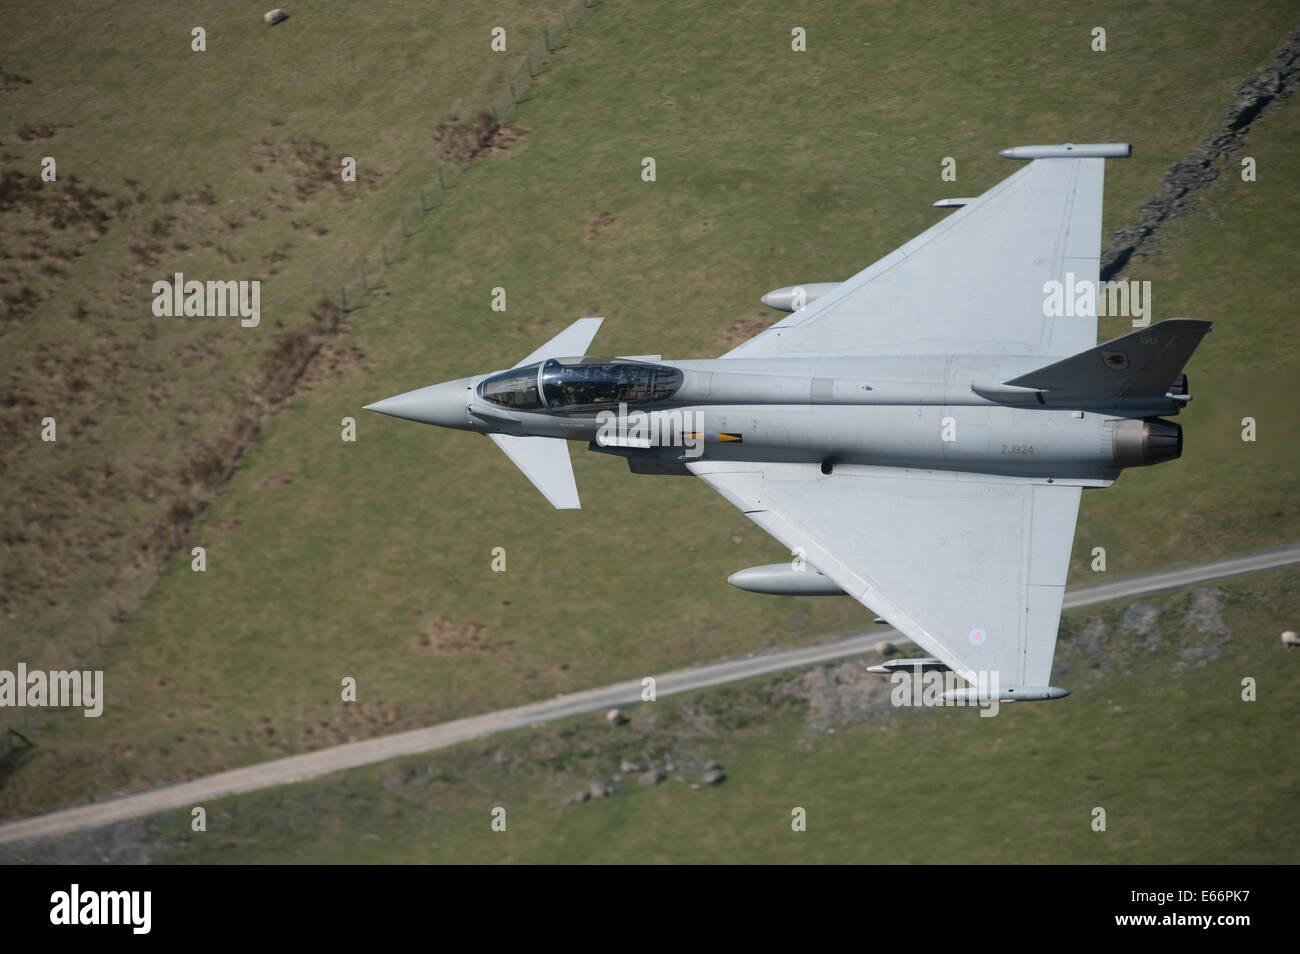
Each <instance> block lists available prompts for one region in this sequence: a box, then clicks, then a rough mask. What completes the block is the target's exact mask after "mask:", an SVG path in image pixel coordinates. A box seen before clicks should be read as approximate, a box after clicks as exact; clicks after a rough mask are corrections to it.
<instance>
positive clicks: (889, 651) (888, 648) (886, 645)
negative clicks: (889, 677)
mask: <svg viewBox="0 0 1300 954" xmlns="http://www.w3.org/2000/svg"><path fill="white" fill-rule="evenodd" d="M876 652H878V653H880V655H882V656H893V655H894V654H895V653H897V652H898V647H897V646H895V645H894V644H893V643H890V642H882V643H877V644H876Z"/></svg>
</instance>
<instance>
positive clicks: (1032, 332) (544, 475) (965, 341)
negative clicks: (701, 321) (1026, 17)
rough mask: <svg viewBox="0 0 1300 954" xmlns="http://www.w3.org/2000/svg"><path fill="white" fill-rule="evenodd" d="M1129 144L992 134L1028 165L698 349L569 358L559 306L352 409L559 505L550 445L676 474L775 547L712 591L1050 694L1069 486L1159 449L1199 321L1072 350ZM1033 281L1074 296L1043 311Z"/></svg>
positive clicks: (775, 299) (1015, 689)
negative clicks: (818, 618)
mask: <svg viewBox="0 0 1300 954" xmlns="http://www.w3.org/2000/svg"><path fill="white" fill-rule="evenodd" d="M1129 154H1130V147H1129V146H1128V145H1127V144H1099V145H1071V144H1067V145H1061V146H1022V147H1018V148H1015V149H1007V150H1004V151H1003V152H1002V153H1001V155H1003V156H1006V157H1008V158H1011V159H1027V160H1032V161H1031V162H1029V164H1028V165H1027V166H1026V167H1025V168H1023V169H1021V170H1019V171H1018V172H1016V173H1015V174H1014V175H1012V176H1010V177H1009V178H1007V179H1005V180H1003V181H1002V182H1000V183H999V184H998V185H996V186H994V187H993V188H992V189H990V190H988V191H987V192H985V193H984V194H983V195H981V196H979V197H978V198H973V199H951V200H944V201H941V202H939V203H936V205H939V206H944V207H958V211H956V212H954V213H952V214H951V215H950V216H948V217H947V218H945V219H944V220H943V221H941V222H939V223H938V224H936V225H934V226H933V227H931V228H930V229H927V230H926V231H925V232H922V233H921V234H920V235H918V236H917V237H916V238H914V239H912V240H911V241H910V242H908V243H907V244H906V245H903V246H902V247H901V248H899V249H897V250H895V251H894V252H892V253H891V254H889V255H887V256H885V257H884V258H882V259H881V260H880V261H878V262H876V263H875V264H874V265H872V266H871V267H870V268H867V269H865V270H863V271H861V272H859V273H858V274H857V275H855V276H853V277H852V278H850V279H849V280H848V281H845V282H843V283H840V284H808V285H804V286H801V287H800V286H791V287H789V288H783V289H778V290H777V291H774V292H769V293H768V294H767V295H765V296H763V301H764V303H766V304H768V305H770V306H772V307H774V308H777V309H780V310H784V311H789V312H791V313H790V314H789V315H788V316H787V317H785V318H784V319H782V320H780V321H778V322H776V323H775V324H774V325H772V326H771V327H770V328H768V329H767V330H766V331H763V332H762V333H761V334H759V335H757V336H755V337H754V338H751V339H750V340H749V341H746V342H745V343H744V344H741V345H740V346H739V347H737V348H734V349H732V350H731V351H729V352H727V353H726V354H724V355H723V356H722V357H721V358H717V359H714V360H695V361H665V360H662V359H661V358H660V357H659V356H657V355H656V356H639V357H611V358H596V357H584V355H585V354H586V352H587V349H588V346H589V345H590V343H591V340H592V338H593V337H594V336H595V334H596V330H597V328H598V327H599V326H600V323H601V321H602V319H600V318H583V319H581V320H579V321H577V322H575V323H574V324H573V325H571V326H570V327H569V328H567V329H566V330H565V331H563V332H561V333H560V334H559V335H557V336H556V337H554V338H553V339H551V340H550V341H548V342H547V343H546V344H544V345H543V346H542V347H541V348H539V349H538V350H536V351H534V352H533V353H532V354H530V355H529V356H528V357H526V358H524V359H523V360H522V361H520V362H519V363H518V364H517V365H515V366H514V367H513V368H511V369H509V370H506V371H496V372H493V373H490V374H478V375H474V376H472V377H467V378H460V379H458V380H455V381H447V382H445V383H442V384H435V385H433V386H431V387H425V388H420V389H419V390H415V391H408V392H407V393H405V394H399V395H397V396H396V397H391V398H388V399H386V400H383V401H379V402H377V403H375V404H371V405H369V407H368V409H369V410H372V411H379V412H381V413H383V414H388V415H392V416H393V417H399V418H404V419H406V420H411V421H419V422H423V423H426V424H436V425H439V426H441V427H450V428H455V429H457V430H465V431H478V432H480V433H484V434H487V435H488V437H490V438H491V439H492V440H493V441H494V442H495V443H496V445H497V446H498V447H500V448H501V449H502V450H503V451H505V453H506V454H507V455H508V456H509V457H510V459H511V460H512V461H514V463H515V464H516V465H518V467H519V469H520V470H522V471H523V472H524V474H525V476H527V477H528V479H529V480H531V481H532V482H533V484H535V485H536V487H537V489H538V490H540V491H541V492H542V494H543V495H545V497H546V499H547V500H549V501H550V502H551V503H552V504H553V505H555V506H556V507H557V508H562V509H563V508H576V507H578V506H579V504H578V491H577V486H576V484H575V482H574V478H573V468H572V465H571V463H570V460H569V452H568V446H567V444H566V443H565V442H566V441H568V440H583V441H588V442H589V445H588V449H589V450H593V451H598V452H601V453H607V454H616V455H619V456H622V457H625V458H627V462H628V466H629V467H630V469H631V470H632V472H633V473H638V474H646V473H650V474H683V475H689V474H694V475H696V476H697V477H700V478H702V479H703V480H704V481H706V482H707V483H708V484H710V485H711V486H712V487H713V488H714V489H715V490H717V491H718V492H719V493H720V494H722V496H723V497H725V498H726V499H727V500H729V501H730V502H731V503H733V504H734V505H735V506H736V507H738V508H740V510H741V511H743V512H744V514H745V516H747V517H749V518H750V519H751V520H753V521H754V522H755V523H757V524H758V525H759V526H760V527H762V528H763V529H764V530H766V531H767V532H768V533H770V534H771V535H772V536H774V537H775V538H776V539H778V540H779V541H781V543H783V544H784V545H785V546H787V547H789V548H790V550H791V552H792V553H793V554H795V559H794V560H792V561H791V563H788V564H774V565H771V566H761V567H753V568H750V569H747V570H742V571H740V572H738V573H736V574H734V575H733V576H732V577H731V580H730V581H731V582H732V583H733V584H735V585H736V586H738V587H740V588H742V589H745V590H752V591H755V592H759V593H776V594H787V595H812V594H837V593H845V594H848V595H849V596H852V597H853V598H854V599H856V600H858V601H860V602H861V603H863V604H864V605H866V606H867V607H869V608H870V609H871V610H873V611H874V612H875V613H876V614H877V615H878V616H879V617H882V618H883V619H884V620H886V621H887V622H888V623H889V624H891V625H892V626H894V627H895V628H896V629H897V630H898V631H899V632H900V633H902V634H904V635H905V636H907V637H908V638H910V639H911V640H913V641H914V642H915V643H917V644H918V645H919V646H921V647H923V648H924V649H925V650H926V651H927V652H929V653H930V656H929V657H927V658H925V659H919V660H899V661H896V662H892V663H886V664H885V665H884V666H883V667H875V668H876V671H884V672H890V671H893V670H895V669H899V668H911V669H913V670H914V671H945V670H951V671H953V672H955V673H957V674H960V675H961V676H962V677H963V679H965V680H966V682H967V683H968V684H969V686H971V687H977V688H974V689H963V690H957V691H958V692H959V693H962V692H966V693H974V694H976V696H980V695H987V694H989V693H993V694H994V696H995V698H996V701H1018V700H1029V699H1057V698H1060V697H1062V696H1065V695H1067V694H1068V692H1067V690H1065V689H1061V688H1057V687H1054V686H1051V685H1049V682H1050V679H1049V676H1050V673H1051V668H1052V654H1053V651H1054V649H1055V645H1056V632H1057V626H1058V624H1059V622H1060V615H1061V600H1062V597H1063V594H1064V590H1065V578H1066V572H1067V569H1068V567H1069V562H1070V550H1071V545H1072V542H1073V538H1074V528H1075V518H1076V516H1077V513H1078V510H1079V494H1080V492H1081V491H1082V490H1083V489H1084V488H1088V487H1109V486H1110V485H1111V484H1112V483H1114V482H1115V480H1116V478H1117V477H1118V476H1119V474H1120V472H1121V471H1122V470H1123V469H1124V468H1126V467H1144V466H1147V465H1150V464H1158V463H1160V462H1162V461H1167V460H1173V459H1175V458H1177V457H1178V456H1179V455H1180V454H1181V452H1182V430H1181V428H1180V427H1179V426H1178V425H1177V424H1175V423H1172V422H1170V421H1167V420H1163V419H1162V418H1161V415H1174V414H1177V413H1178V411H1179V409H1180V408H1181V407H1182V405H1183V404H1184V403H1185V402H1186V401H1188V400H1190V396H1189V394H1188V388H1187V378H1186V375H1184V374H1183V373H1182V369H1183V366H1184V365H1185V364H1186V362H1187V360H1188V359H1189V358H1190V356H1191V354H1192V352H1193V350H1194V349H1195V348H1196V346H1197V344H1199V343H1200V340H1201V338H1202V337H1203V336H1204V335H1205V334H1206V332H1208V331H1209V330H1210V323H1209V322H1205V321H1196V320H1192V319H1187V318H1173V319H1169V320H1167V321H1162V322H1159V323H1157V324H1153V325H1151V326H1149V327H1146V328H1142V329H1140V330H1137V331H1134V332H1133V333H1131V334H1126V335H1124V336H1122V337H1120V338H1116V339H1115V340H1113V341H1110V342H1107V343H1105V344H1102V345H1100V346H1099V345H1097V318H1096V314H1097V310H1096V307H1095V305H1096V296H1097V293H1098V260H1099V248H1100V244H1101V212H1102V180H1103V167H1104V163H1105V160H1106V158H1107V157H1122V156H1128V155H1129ZM1054 282H1057V283H1060V284H1059V285H1053V284H1051V283H1054ZM1052 288H1057V289H1059V288H1067V289H1071V290H1072V293H1076V292H1077V294H1078V295H1079V298H1078V300H1077V302H1076V303H1075V304H1077V305H1078V307H1076V308H1070V307H1067V308H1065V309H1055V310H1053V309H1048V308H1046V307H1045V304H1044V302H1045V300H1047V298H1048V290H1049V289H1052ZM1067 304H1069V303H1067ZM1053 311H1055V312H1062V311H1063V312H1064V316H1062V317H1048V316H1047V315H1048V314H1049V313H1052V312H1053ZM988 675H991V676H992V679H991V680H990V679H988V678H986V676H988ZM989 685H991V686H995V687H997V688H996V689H986V688H978V687H986V686H989ZM965 698H966V699H969V700H971V701H974V697H972V696H970V695H967V696H966V697H965ZM990 701H993V700H990Z"/></svg>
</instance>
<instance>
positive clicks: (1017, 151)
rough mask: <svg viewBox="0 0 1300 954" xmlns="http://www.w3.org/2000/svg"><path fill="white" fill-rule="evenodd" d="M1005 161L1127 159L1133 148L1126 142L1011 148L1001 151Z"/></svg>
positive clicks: (1068, 143) (1000, 154)
mask: <svg viewBox="0 0 1300 954" xmlns="http://www.w3.org/2000/svg"><path fill="white" fill-rule="evenodd" d="M998 155H999V156H1002V157H1003V158H1005V159H1127V158H1128V157H1129V156H1131V155H1133V146H1132V144H1131V143H1127V142H1094V143H1073V142H1067V143H1064V144H1062V145H1059V146H1012V147H1011V148H1010V149H1002V150H999V152H998Z"/></svg>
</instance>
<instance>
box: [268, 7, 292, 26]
mask: <svg viewBox="0 0 1300 954" xmlns="http://www.w3.org/2000/svg"><path fill="white" fill-rule="evenodd" d="M262 19H263V20H265V21H266V22H267V23H269V24H270V25H271V26H275V25H276V24H277V23H283V22H284V21H285V20H287V19H289V14H287V13H285V12H284V11H283V10H281V9H280V8H279V7H276V8H275V9H274V10H267V11H266V12H265V13H263V14H262Z"/></svg>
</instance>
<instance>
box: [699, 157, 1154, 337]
mask: <svg viewBox="0 0 1300 954" xmlns="http://www.w3.org/2000/svg"><path fill="white" fill-rule="evenodd" d="M1127 154H1128V147H1127V146H1126V145H1107V144H1102V145H1097V146H1071V147H1068V148H1067V147H1065V146H1034V147H1019V148H1018V149H1010V150H1004V152H1003V155H1007V156H1009V157H1010V158H1027V159H1032V160H1033V161H1032V162H1030V163H1029V165H1028V166H1026V167H1025V168H1023V169H1021V170H1019V171H1018V172H1016V173H1015V174H1014V175H1012V176H1010V177H1008V178H1006V179H1004V180H1003V181H1002V182H1000V183H998V184H997V185H996V186H994V187H993V188H992V189H989V190H988V191H987V192H985V193H984V194H983V195H981V196H979V197H978V198H976V199H974V200H971V201H970V202H969V204H967V205H965V206H964V207H963V208H961V209H959V210H958V211H956V212H954V213H952V214H951V215H949V216H948V217H947V218H945V219H944V220H943V221H941V222H938V223H937V224H935V225H934V226H932V227H930V228H929V229H927V230H926V231H924V232H922V233H921V234H920V235H918V236H916V238H914V239H912V240H911V241H910V242H908V243H906V244H905V245H903V246H901V247H900V248H898V249H896V250H894V251H893V252H891V253H890V254H889V255H886V256H885V257H884V258H882V259H880V260H879V261H878V262H876V263H875V264H873V265H871V266H870V267H868V268H866V269H864V270H863V271H861V272H859V273H858V274H857V275H855V276H853V277H852V278H850V279H849V280H848V281H846V282H844V283H843V284H841V285H840V286H839V287H838V288H836V289H835V290H834V291H832V292H830V293H828V294H826V295H823V296H822V297H819V298H817V299H816V300H815V301H813V302H812V303H811V304H809V305H808V306H807V307H805V308H802V309H800V310H799V311H796V312H794V313H793V314H791V315H789V316H788V317H786V318H784V319H782V320H781V321H779V322H777V323H776V324H774V325H773V326H772V327H770V328H768V329H767V330H766V331H764V332H762V333H761V334H759V335H757V336H756V337H754V338H751V339H750V340H749V341H746V342H744V343H743V344H741V345H740V346H738V347H736V348H734V349H732V350H731V351H729V352H728V353H727V354H726V355H724V356H723V357H727V358H742V357H743V358H763V357H779V356H784V355H790V356H795V355H798V356H811V355H836V356H857V355H888V354H963V353H964V354H1016V355H1045V356H1056V357H1066V356H1068V355H1072V354H1075V353H1077V352H1079V351H1083V350H1085V349H1087V348H1092V347H1094V346H1095V345H1096V344H1097V318H1096V316H1095V315H1092V316H1067V317H1057V318H1048V317H1045V316H1044V308H1043V301H1044V291H1043V288H1044V285H1045V283H1047V282H1049V281H1059V282H1062V283H1063V284H1064V283H1066V282H1067V275H1069V274H1071V273H1072V274H1073V276H1074V283H1075V287H1078V286H1079V285H1080V284H1081V283H1083V282H1084V281H1090V282H1094V283H1095V282H1096V281H1097V279H1098V269H1099V261H1100V254H1101V211H1102V192H1103V185H1104V168H1105V161H1106V160H1105V158H1104V157H1105V156H1122V155H1127Z"/></svg>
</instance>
